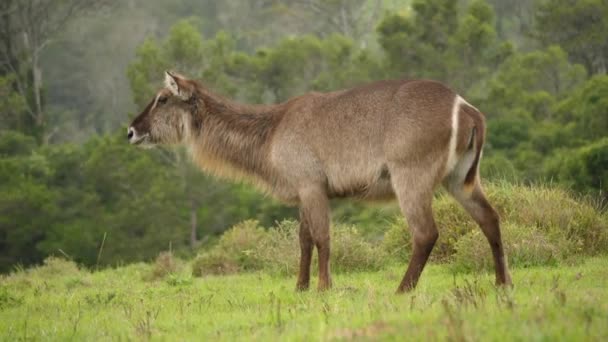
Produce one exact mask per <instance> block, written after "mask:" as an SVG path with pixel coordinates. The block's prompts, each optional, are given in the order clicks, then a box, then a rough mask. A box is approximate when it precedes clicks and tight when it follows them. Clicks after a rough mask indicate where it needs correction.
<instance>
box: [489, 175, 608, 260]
mask: <svg viewBox="0 0 608 342" xmlns="http://www.w3.org/2000/svg"><path fill="white" fill-rule="evenodd" d="M487 193H488V196H489V197H490V200H491V202H492V204H493V205H494V206H495V207H496V209H497V210H498V212H499V213H500V215H501V217H502V222H503V223H507V222H508V223H515V224H518V225H522V226H530V227H537V228H538V229H539V231H540V232H542V233H543V234H544V235H546V236H547V237H549V238H550V239H552V240H554V241H555V240H557V239H562V238H563V239H566V240H568V241H569V243H568V244H567V246H566V247H565V248H568V250H565V251H564V252H565V253H567V254H581V253H582V254H586V255H594V254H597V253H600V252H603V251H606V250H608V220H607V219H606V215H605V214H602V212H601V211H600V210H599V209H598V207H597V206H596V205H594V204H593V203H591V202H590V201H588V200H587V199H584V198H576V197H574V196H573V195H572V194H571V193H569V192H568V191H566V190H564V189H561V188H558V187H552V186H544V185H535V186H532V187H528V186H521V185H512V184H509V183H500V184H498V185H492V186H489V187H487Z"/></svg>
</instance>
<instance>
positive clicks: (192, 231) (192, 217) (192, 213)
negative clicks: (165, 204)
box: [190, 198, 199, 250]
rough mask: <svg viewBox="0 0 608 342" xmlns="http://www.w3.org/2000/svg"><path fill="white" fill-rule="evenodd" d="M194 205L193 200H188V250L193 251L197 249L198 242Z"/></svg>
mask: <svg viewBox="0 0 608 342" xmlns="http://www.w3.org/2000/svg"><path fill="white" fill-rule="evenodd" d="M197 218H198V216H197V214H196V203H195V201H194V199H192V198H191V199H190V248H192V250H195V249H196V248H197V247H198V244H199V241H198V238H197V236H196V226H197Z"/></svg>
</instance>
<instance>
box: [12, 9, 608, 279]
mask: <svg viewBox="0 0 608 342" xmlns="http://www.w3.org/2000/svg"><path fill="white" fill-rule="evenodd" d="M535 3H536V4H537V5H538V6H534V2H525V1H521V0H516V1H508V2H505V1H496V0H488V1H484V0H471V1H440V0H432V1H423V0H416V1H407V0H405V1H390V2H388V1H382V2H371V1H359V0H357V1H334V0H327V1H326V0H315V1H310V2H308V1H307V2H302V1H275V0H272V1H264V2H263V3H261V2H260V3H257V2H251V3H249V2H247V3H246V4H245V3H238V4H237V3H236V2H234V3H233V2H217V1H208V0H206V1H203V2H193V1H192V0H178V1H175V2H174V3H172V4H171V5H167V4H165V3H161V2H159V1H158V0H153V1H149V2H141V3H137V4H136V5H133V4H131V2H128V3H127V2H125V3H124V4H122V3H121V4H116V5H115V6H114V7H111V8H107V11H108V12H109V14H107V15H106V11H105V10H104V11H100V13H101V12H103V13H104V14H103V15H101V14H100V15H93V16H92V17H86V18H85V17H83V18H79V19H77V20H74V21H71V24H70V25H66V26H65V30H64V31H65V32H62V34H60V35H57V36H56V39H53V40H51V41H50V42H49V43H48V47H45V49H44V52H43V53H41V55H40V58H41V61H40V63H39V64H40V65H39V67H40V68H41V70H40V71H42V74H41V75H43V76H44V77H43V78H42V87H41V88H40V89H38V90H40V91H41V93H40V95H41V96H40V99H41V106H42V112H43V113H44V115H45V116H46V117H44V118H41V119H42V120H41V122H35V117H36V115H34V114H35V113H32V112H31V111H32V109H33V108H34V107H35V106H33V104H34V102H35V101H34V97H33V88H32V85H31V84H29V83H30V82H29V81H31V79H32V76H33V75H34V73H35V72H34V71H35V70H34V69H33V66H32V61H31V60H30V58H21V56H18V57H19V58H18V59H15V60H14V61H12V62H14V63H13V64H15V63H16V64H15V65H20V66H21V67H20V68H19V70H9V69H2V70H0V130H1V131H0V250H2V251H3V253H2V255H0V271H8V270H10V269H11V267H12V265H15V264H24V265H29V264H39V263H41V262H42V261H43V260H44V258H45V257H46V256H48V255H52V254H57V253H62V254H66V255H68V256H70V257H71V258H73V260H75V261H76V262H78V263H80V264H83V265H86V266H93V265H97V264H98V263H99V265H101V266H106V265H114V264H120V263H123V262H135V261H144V260H152V259H154V258H155V257H156V256H157V255H158V253H159V252H160V251H162V250H166V249H167V247H168V246H169V245H171V246H172V248H173V249H174V250H175V253H176V254H177V255H180V256H185V255H189V253H192V251H194V250H196V249H197V248H198V246H199V244H200V243H201V242H206V241H208V240H210V241H212V240H213V239H214V237H216V236H218V235H219V234H220V233H221V232H223V231H224V230H225V229H226V228H228V227H230V226H232V225H234V224H236V223H238V222H241V221H243V220H245V219H255V220H258V221H259V222H260V225H261V226H263V227H270V226H272V225H274V223H275V222H276V221H281V220H283V219H285V218H286V217H287V218H289V217H295V216H296V211H295V210H294V209H290V208H285V207H284V206H281V205H280V204H279V203H277V202H275V201H272V200H269V199H267V198H265V197H263V196H261V195H260V194H258V193H257V192H256V191H255V190H253V189H251V188H250V187H248V186H246V185H242V184H237V185H229V184H226V183H222V182H219V181H216V180H214V179H211V178H209V177H207V176H205V175H203V174H202V173H201V172H200V171H199V170H198V169H197V168H195V167H194V166H193V165H191V164H190V163H189V162H188V159H187V157H186V153H185V151H183V150H180V149H175V150H174V149H171V150H167V149H162V150H154V151H147V152H142V151H140V150H134V149H132V148H131V147H130V146H127V145H126V143H125V141H124V134H123V132H124V127H123V126H124V124H125V123H126V122H127V121H128V120H127V119H126V118H125V111H127V112H130V113H136V112H137V111H138V110H140V109H141V108H143V106H145V104H146V103H147V102H148V101H150V100H151V99H152V97H153V96H154V94H155V93H156V92H157V90H158V89H159V88H160V87H162V77H163V71H164V70H167V69H173V70H175V71H178V72H182V73H184V74H186V75H187V76H190V77H192V78H197V79H202V81H203V83H204V84H206V85H207V86H209V87H210V88H211V89H213V90H214V91H218V92H220V93H222V94H224V95H227V96H230V97H234V98H235V99H236V100H238V101H243V102H256V103H260V102H276V101H283V100H286V99H288V98H290V97H292V96H297V95H300V94H302V93H305V92H308V91H314V90H317V91H330V90H336V89H340V88H344V87H349V86H353V85H356V84H359V83H363V82H367V81H371V80H376V79H386V78H401V77H403V78H416V77H425V78H434V79H439V80H442V81H445V82H446V83H447V84H449V85H450V86H452V87H453V88H454V89H455V90H457V91H458V93H460V94H463V96H465V97H466V98H467V99H468V100H469V102H471V103H473V104H475V105H476V106H478V107H479V108H480V109H481V110H482V111H483V112H484V113H486V117H487V123H488V134H487V142H486V145H485V150H484V159H483V161H482V163H481V172H482V175H483V176H484V177H486V178H490V179H494V180H496V179H498V180H501V179H504V180H508V181H510V182H513V183H518V182H525V183H533V184H536V183H539V182H548V181H551V182H555V183H558V184H559V186H563V187H565V188H569V189H573V190H575V191H577V192H581V193H584V194H587V193H590V194H593V195H594V196H598V194H599V196H600V199H599V201H601V200H602V199H603V200H605V198H606V194H607V193H608V192H607V190H608V189H607V187H606V184H607V182H608V180H607V177H608V176H607V175H606V172H605V170H607V169H608V167H607V165H606V160H608V157H607V156H606V150H607V144H608V143H607V142H606V134H607V132H608V119H607V118H608V115H607V114H606V108H608V103H607V102H606V101H607V100H606V99H608V96H606V94H608V77H606V76H605V75H604V74H605V70H606V65H607V62H606V60H607V59H606V49H605V45H606V43H605V41H606V39H605V32H606V29H605V28H606V19H605V18H606V17H608V15H604V14H606V10H607V9H608V7H607V6H606V4H605V2H603V1H601V0H585V1H578V2H572V1H568V0H559V1H557V2H553V1H538V2H535ZM7 8H8V7H7ZM0 12H2V13H4V12H6V13H5V14H4V16H5V17H6V18H8V17H10V16H11V15H12V14H11V13H13V12H11V11H2V10H0ZM532 19H534V20H532ZM8 22H9V21H7V23H8ZM374 28H376V29H375V30H374ZM125 32H128V34H125ZM5 38H6V37H5ZM144 38H145V39H144ZM0 40H2V39H0ZM21 40H22V37H20V36H19V40H18V42H19V44H21V43H20V42H21ZM2 42H3V45H2V46H4V47H7V46H12V45H11V44H12V43H11V41H7V40H2ZM9 43H10V44H9ZM1 49H3V48H0V50H1ZM4 52H9V51H4ZM9 55H10V53H9ZM9 62H10V61H9ZM7 66H8V64H7ZM0 69H1V68H0ZM125 70H126V76H127V78H126V79H125ZM24 80H25V81H24ZM127 80H128V81H127ZM129 87H130V89H129ZM133 104H135V106H136V107H134V106H133ZM91 134H93V135H94V136H93V137H91ZM98 134H100V135H98ZM46 142H50V143H57V142H63V143H61V144H55V145H48V146H40V145H39V144H41V143H46ZM505 187H506V186H505ZM499 188H500V187H499ZM533 189H536V187H535V188H533ZM541 189H543V188H542V187H541ZM551 189H552V188H551ZM510 191H511V190H509V191H507V190H505V191H504V196H505V198H506V197H508V196H513V197H514V198H518V199H519V200H525V198H523V199H522V198H521V197H518V196H519V193H518V192H523V193H525V194H526V196H531V197H530V198H536V197H534V196H537V195H535V194H533V193H531V192H533V191H532V190H530V191H528V190H525V189H524V190H521V191H519V190H518V191H511V192H510ZM534 191H536V190H534ZM538 191H540V190H538ZM543 191H544V190H543ZM552 191H557V190H551V191H549V192H548V194H546V195H547V196H550V198H559V197H564V198H570V197H571V196H570V195H569V194H568V193H561V194H558V193H554V192H552ZM499 192H500V191H499ZM501 196H503V195H501ZM505 201H507V200H506V199H505ZM552 201H553V200H552ZM566 202H567V201H566ZM566 202H564V203H562V202H559V201H554V202H552V203H553V204H551V205H547V208H549V209H547V210H548V213H547V214H546V215H545V216H543V215H542V214H541V213H538V212H537V213H530V212H529V210H528V209H527V208H526V209H522V213H527V214H526V215H530V216H531V217H537V220H538V221H539V222H544V221H548V222H553V221H552V220H554V218H555V217H562V216H563V215H564V214H563V213H562V211H563V212H566V213H570V214H569V215H571V216H569V217H570V218H569V219H570V220H574V221H576V222H577V223H572V224H570V225H565V224H563V223H559V224H558V223H552V226H551V227H553V228H551V227H549V226H546V227H545V226H543V227H544V228H543V232H548V234H549V233H550V234H549V235H551V236H552V234H557V235H559V234H567V237H568V239H570V238H572V236H579V237H580V239H581V241H579V242H577V243H576V244H575V245H577V246H579V247H580V246H584V248H587V249H589V250H592V251H598V250H599V249H600V248H601V247H600V246H603V245H604V242H602V241H605V240H603V239H604V237H603V235H602V233H601V229H602V228H601V227H604V226H603V223H601V224H600V223H598V222H599V221H598V220H596V219H595V218H593V219H591V218H592V217H596V216H597V215H596V214H595V212H594V211H593V210H595V209H589V208H587V209H583V207H584V206H583V207H579V206H576V205H575V206H574V208H579V209H577V210H578V214H576V213H572V212H571V210H570V209H567V210H562V209H559V208H562V207H566V206H567V203H566ZM543 203H544V202H543ZM577 203H578V202H577ZM511 205H512V203H511V202H509V203H508V205H507V207H510V206H511ZM332 206H333V207H334V208H333V209H334V210H333V217H334V222H341V224H338V225H337V226H340V227H342V226H345V227H346V226H351V225H355V226H356V227H357V230H356V232H354V231H353V232H350V231H349V229H350V228H343V229H344V230H345V231H349V232H348V233H347V234H346V235H345V236H349V237H353V239H355V240H356V241H359V240H358V239H359V238H362V239H363V240H365V241H367V242H370V243H371V244H383V245H384V247H383V248H382V250H383V251H384V252H386V253H388V254H390V255H395V256H396V257H399V258H401V259H403V258H406V257H407V254H408V253H409V252H408V251H409V232H408V231H407V226H406V224H405V223H403V222H402V221H400V219H395V217H399V215H400V214H399V209H398V207H397V206H395V205H394V204H388V205H374V206H367V205H363V204H360V203H352V202H349V201H337V202H335V203H333V204H332ZM532 207H534V206H532ZM454 208H456V207H455V206H454V205H453V203H452V202H451V200H450V199H448V198H447V197H444V196H440V197H439V198H438V201H437V203H436V204H435V211H436V213H437V216H438V217H439V218H438V222H439V226H440V229H442V232H441V237H440V240H439V242H438V244H437V247H436V251H435V253H434V258H435V260H441V261H445V260H448V259H450V258H451V256H453V255H454V253H455V247H454V246H455V244H456V243H457V241H458V240H459V239H460V238H461V237H462V236H464V235H466V234H469V232H470V231H474V230H475V229H476V228H475V227H474V225H473V224H472V222H471V221H470V220H469V219H468V218H466V214H464V212H462V211H461V210H460V209H454ZM556 208H557V209H556ZM522 215H523V214H522ZM535 215H536V216H535ZM522 217H523V216H521V217H517V216H514V217H513V220H515V221H513V222H511V221H508V222H510V224H512V225H513V226H518V227H519V226H521V227H528V226H530V225H532V226H536V223H534V224H531V223H529V221H530V220H524V219H522ZM600 221H601V220H600ZM594 222H595V223H594ZM282 225H286V226H289V224H287V223H281V224H280V225H279V227H276V228H274V229H271V230H268V231H267V232H268V234H270V235H272V236H271V237H269V238H268V239H269V240H271V241H272V240H273V239H277V240H281V239H283V240H285V243H283V242H281V243H279V244H277V245H276V248H279V247H280V248H285V250H280V248H279V250H277V251H276V253H278V254H279V255H284V256H285V258H284V263H283V264H282V265H278V264H277V265H276V266H273V267H276V269H280V270H290V267H294V266H293V265H295V264H294V263H293V260H295V259H296V258H297V251H298V247H297V245H293V241H292V240H294V241H295V240H296V238H295V236H293V235H292V234H293V231H292V230H290V229H286V228H285V229H281V227H282ZM387 226H390V229H389V233H388V235H387V237H386V238H385V239H384V241H383V242H382V243H380V240H382V237H383V236H384V232H385V230H386V227H387ZM452 226H455V227H456V229H446V228H445V227H448V228H449V227H452ZM555 227H559V229H557V228H555ZM554 228H555V229H554ZM341 229H342V228H341ZM355 236H356V238H354V237H355ZM290 239H291V240H290ZM347 240H348V239H346V238H345V240H344V241H347ZM286 241H292V244H288V243H286ZM336 241H339V240H336ZM348 241H350V240H348ZM353 241H354V240H353ZM592 241H596V244H597V245H593V244H592V243H591V242H592ZM338 243H339V242H336V244H338ZM350 243H354V244H355V245H356V243H355V242H350ZM293 246H295V247H293ZM404 246H405V247H404ZM271 247H275V246H270V247H268V248H267V249H268V250H272V248H271ZM292 247H293V249H292V250H290V252H289V253H288V251H287V249H289V248H292ZM359 247H360V248H362V249H363V250H365V248H364V247H363V246H359ZM580 248H583V247H580ZM213 253H215V256H213V258H215V259H214V260H218V265H219V266H218V267H220V268H222V267H224V268H226V269H229V268H230V267H232V266H230V265H233V266H234V267H232V269H233V270H238V269H239V268H240V267H241V265H240V264H239V262H237V261H238V260H237V261H234V262H233V261H231V260H232V259H230V258H227V256H228V254H231V255H232V253H233V252H232V251H231V252H213ZM235 253H236V252H235ZM239 253H241V252H239ZM239 253H236V254H237V255H238V254H239ZM290 253H291V254H290ZM335 253H342V252H339V251H337V250H336V252H335ZM344 253H347V254H348V253H349V252H346V251H345V252H344ZM366 253H367V252H366ZM370 253H371V254H373V253H372V252H370ZM374 253H375V252H374ZM566 253H570V251H567V252H566ZM336 255H338V254H336ZM347 259H351V256H349V257H347ZM226 260H228V261H226ZM353 260H354V259H353ZM224 261H226V262H227V264H226V265H224V266H222V265H223V264H222V262H224ZM230 263H232V264H230ZM256 267H257V266H256ZM366 267H367V266H366ZM372 268H373V267H372ZM281 272H282V271H281Z"/></svg>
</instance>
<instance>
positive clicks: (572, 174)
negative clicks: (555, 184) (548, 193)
mask: <svg viewBox="0 0 608 342" xmlns="http://www.w3.org/2000/svg"><path fill="white" fill-rule="evenodd" d="M545 167H546V169H547V172H548V173H549V174H550V175H552V176H553V177H554V178H555V179H556V180H558V181H560V182H561V183H564V184H568V185H570V186H571V187H572V188H575V189H577V190H581V191H594V190H595V191H599V192H602V193H604V194H606V193H607V191H608V138H604V139H601V140H598V141H597V142H594V143H591V144H589V145H585V146H584V147H581V148H578V149H574V150H563V151H559V152H558V153H557V154H556V155H555V157H553V159H551V160H549V161H548V162H547V165H546V166H545Z"/></svg>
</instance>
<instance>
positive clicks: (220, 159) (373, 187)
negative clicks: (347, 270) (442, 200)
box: [129, 73, 510, 292]
mask: <svg viewBox="0 0 608 342" xmlns="http://www.w3.org/2000/svg"><path fill="white" fill-rule="evenodd" d="M167 93H169V94H170V96H169V98H168V99H166V98H165V96H167ZM160 99H162V101H161V100H160ZM456 99H458V97H457V95H456V94H455V93H454V92H453V91H452V90H450V89H449V88H447V87H446V86H444V85H443V84H441V83H439V82H434V81H427V80H411V81H400V80H393V81H380V82H375V83H371V84H367V85H363V86H360V87H356V88H353V89H348V90H341V91H336V92H330V93H309V94H306V95H303V96H300V97H296V98H293V99H291V100H289V101H287V102H285V103H281V104H276V105H243V104H239V103H236V102H233V101H231V100H228V99H226V98H223V97H221V96H219V95H216V94H214V93H212V92H210V91H209V90H207V89H206V88H205V87H203V86H202V85H201V84H200V83H198V82H195V81H191V80H188V79H186V78H184V77H183V76H179V75H176V74H170V73H168V74H167V88H166V89H163V90H161V91H160V92H159V94H157V98H155V100H153V101H152V102H151V104H150V105H148V106H147V107H146V109H145V110H144V112H142V113H141V114H140V115H139V116H138V117H137V118H136V119H135V120H134V122H133V124H132V127H131V128H130V131H129V132H130V135H129V139H130V140H131V142H132V143H143V144H184V145H186V146H187V147H188V148H189V149H190V150H191V152H192V156H193V158H194V160H195V161H196V162H197V163H198V165H200V167H201V168H203V169H205V170H207V171H209V172H212V173H214V174H216V175H217V176H220V177H225V178H226V177H227V178H245V179H248V180H251V181H253V183H255V184H256V185H257V186H259V187H260V188H262V189H264V190H265V191H266V192H268V193H270V194H272V195H273V196H275V197H276V198H278V199H280V200H282V201H284V202H285V203H290V204H296V205H298V206H299V207H300V221H301V226H300V247H301V259H300V272H299V276H298V283H297V288H298V289H306V288H308V286H309V278H310V262H311V257H312V249H313V246H316V247H317V251H318V253H319V284H318V287H319V289H327V288H329V287H330V286H331V277H330V271H329V255H330V241H329V239H330V238H329V224H330V220H329V199H330V198H334V197H359V198H364V199H384V198H394V197H396V198H397V199H398V201H399V205H400V206H401V208H402V210H403V213H404V215H405V216H406V218H407V219H408V222H409V225H410V227H411V229H412V234H413V244H414V248H413V254H412V259H411V260H410V265H409V267H408V269H407V272H406V274H405V276H404V278H403V281H402V282H401V284H400V286H399V288H398V291H400V292H401V291H405V290H409V289H412V288H413V287H415V285H416V283H417V281H418V278H419V276H420V274H421V272H422V270H423V268H424V265H425V264H426V261H427V259H428V256H429V254H430V252H431V250H432V248H433V245H434V243H435V241H436V239H437V236H438V233H437V228H436V226H435V222H434V220H433V215H432V210H431V202H432V198H433V192H434V190H435V188H436V187H437V186H438V185H439V184H441V183H443V184H444V185H445V186H446V188H447V189H448V191H449V192H450V193H452V194H453V195H454V197H455V198H456V199H458V201H459V202H460V203H461V204H463V206H464V207H465V208H466V209H467V210H468V211H469V212H470V213H471V215H472V216H473V217H474V218H475V220H476V221H477V222H478V223H479V224H480V226H481V227H482V230H483V232H484V233H485V234H486V237H487V238H488V240H489V242H490V245H491V247H492V251H493V254H494V257H495V262H496V272H497V273H496V274H497V275H496V276H497V282H498V283H499V284H509V283H510V277H509V275H508V270H507V266H506V258H505V257H504V252H503V247H502V242H501V239H500V229H499V221H498V216H497V215H496V212H495V211H494V209H493V208H492V207H491V206H490V204H489V203H488V202H487V200H486V199H485V196H484V195H483V192H482V190H481V185H480V181H479V173H478V163H479V158H480V153H481V148H482V146H483V140H484V138H485V122H484V119H483V115H482V114H481V113H480V112H479V111H477V110H476V109H475V108H474V107H472V106H470V105H468V104H466V105H464V104H463V105H461V106H460V107H458V108H457V109H458V114H459V115H458V129H457V130H456V132H454V133H453V132H452V131H453V129H452V117H451V115H452V107H453V105H454V103H455V101H456ZM155 104H156V105H155ZM132 134H133V136H132ZM452 134H456V136H455V151H454V154H453V156H454V157H453V158H455V159H454V160H455V162H456V165H455V166H454V167H453V168H452V169H448V154H449V153H450V152H449V145H450V141H451V137H452Z"/></svg>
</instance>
